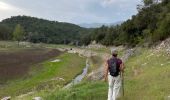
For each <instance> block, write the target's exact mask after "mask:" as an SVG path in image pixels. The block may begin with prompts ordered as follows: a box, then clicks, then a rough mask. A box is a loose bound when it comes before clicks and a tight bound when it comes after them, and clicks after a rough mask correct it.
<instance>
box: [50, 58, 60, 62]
mask: <svg viewBox="0 0 170 100" xmlns="http://www.w3.org/2000/svg"><path fill="white" fill-rule="evenodd" d="M60 61H61V60H60V59H55V60H53V61H51V62H60Z"/></svg>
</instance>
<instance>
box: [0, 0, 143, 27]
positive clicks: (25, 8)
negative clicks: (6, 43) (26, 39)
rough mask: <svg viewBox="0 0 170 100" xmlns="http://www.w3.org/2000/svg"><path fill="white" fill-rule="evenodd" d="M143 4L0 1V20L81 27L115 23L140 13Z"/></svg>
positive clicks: (76, 0) (97, 0)
mask: <svg viewBox="0 0 170 100" xmlns="http://www.w3.org/2000/svg"><path fill="white" fill-rule="evenodd" d="M140 3H141V0H0V20H3V19H5V18H9V17H10V16H16V15H28V16H34V17H39V18H44V19H49V20H56V21H62V22H71V23H75V24H79V23H114V22H117V21H124V20H127V19H129V18H131V16H132V15H134V14H136V13H137V10H136V5H137V4H140Z"/></svg>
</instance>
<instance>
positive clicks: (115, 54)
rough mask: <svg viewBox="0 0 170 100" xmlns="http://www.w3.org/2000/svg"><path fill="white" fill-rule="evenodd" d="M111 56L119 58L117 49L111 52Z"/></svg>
mask: <svg viewBox="0 0 170 100" xmlns="http://www.w3.org/2000/svg"><path fill="white" fill-rule="evenodd" d="M111 54H112V56H113V57H117V55H118V51H117V50H116V49H113V50H111Z"/></svg>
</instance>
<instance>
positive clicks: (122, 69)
mask: <svg viewBox="0 0 170 100" xmlns="http://www.w3.org/2000/svg"><path fill="white" fill-rule="evenodd" d="M124 69H125V66H124V63H123V62H122V63H121V64H120V71H121V72H124Z"/></svg>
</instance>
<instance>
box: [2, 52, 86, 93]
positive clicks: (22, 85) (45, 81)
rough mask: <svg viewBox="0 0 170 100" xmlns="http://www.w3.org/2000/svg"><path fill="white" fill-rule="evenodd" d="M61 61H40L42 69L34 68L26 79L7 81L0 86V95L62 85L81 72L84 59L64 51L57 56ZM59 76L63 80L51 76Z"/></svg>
mask: <svg viewBox="0 0 170 100" xmlns="http://www.w3.org/2000/svg"><path fill="white" fill-rule="evenodd" d="M57 59H61V62H55V63H54V62H50V61H46V62H44V63H42V64H41V65H42V66H43V70H40V69H34V70H33V71H32V72H30V73H31V75H30V77H28V78H27V79H21V80H16V81H13V82H9V84H8V85H6V86H4V87H2V88H0V96H5V95H11V96H15V95H18V94H22V93H26V92H28V91H37V90H41V89H44V88H54V87H56V85H58V87H62V86H63V85H64V84H66V83H68V82H69V81H71V79H73V78H74V77H75V76H76V75H77V74H78V73H81V71H82V69H83V68H84V66H85V59H84V58H82V57H79V56H78V55H76V54H68V53H65V54H63V55H60V56H59V57H57ZM55 77H61V78H64V79H65V81H61V80H60V81H57V80H55V81H52V80H51V79H52V78H55Z"/></svg>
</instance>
